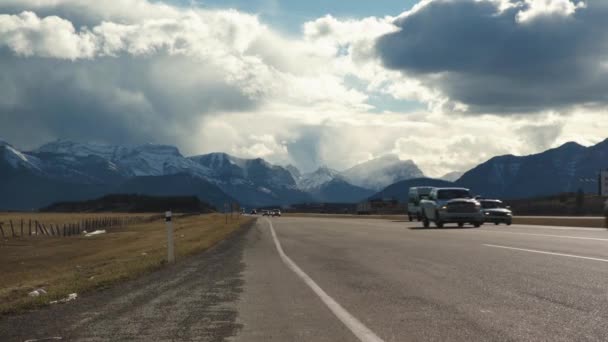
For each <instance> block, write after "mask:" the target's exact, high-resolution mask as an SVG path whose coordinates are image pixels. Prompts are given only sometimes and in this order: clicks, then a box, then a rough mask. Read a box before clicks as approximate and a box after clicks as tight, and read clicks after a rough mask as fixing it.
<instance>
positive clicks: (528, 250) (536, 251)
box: [483, 243, 608, 262]
mask: <svg viewBox="0 0 608 342" xmlns="http://www.w3.org/2000/svg"><path fill="white" fill-rule="evenodd" d="M483 245H484V246H487V247H495V248H503V249H511V250H515V251H523V252H530V253H539V254H549V255H557V256H563V257H568V258H576V259H585V260H593V261H602V262H608V259H602V258H592V257H586V256H581V255H574V254H565V253H555V252H547V251H539V250H537V249H527V248H517V247H509V246H500V245H491V244H485V243H484V244H483Z"/></svg>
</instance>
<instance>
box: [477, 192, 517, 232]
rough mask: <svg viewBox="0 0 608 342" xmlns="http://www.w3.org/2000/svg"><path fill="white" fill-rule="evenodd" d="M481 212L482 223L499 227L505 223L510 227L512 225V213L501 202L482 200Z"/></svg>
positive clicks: (480, 201)
mask: <svg viewBox="0 0 608 342" xmlns="http://www.w3.org/2000/svg"><path fill="white" fill-rule="evenodd" d="M479 203H481V212H482V213H483V220H484V222H490V223H494V224H496V225H499V224H501V223H505V224H506V225H508V226H510V225H511V223H513V213H512V212H511V208H510V207H508V206H507V205H505V204H504V203H503V202H502V201H501V200H497V199H482V200H479Z"/></svg>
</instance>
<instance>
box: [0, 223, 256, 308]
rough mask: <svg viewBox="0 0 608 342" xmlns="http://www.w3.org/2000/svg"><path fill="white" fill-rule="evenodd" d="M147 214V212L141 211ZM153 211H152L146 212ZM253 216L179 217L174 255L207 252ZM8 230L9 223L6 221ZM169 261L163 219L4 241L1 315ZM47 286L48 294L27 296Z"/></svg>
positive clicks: (1, 250) (0, 246) (0, 262)
mask: <svg viewBox="0 0 608 342" xmlns="http://www.w3.org/2000/svg"><path fill="white" fill-rule="evenodd" d="M116 215H118V216H133V215H129V214H95V215H93V214H31V213H28V214H18V213H6V214H0V221H3V222H7V221H8V220H9V219H11V218H12V219H13V221H14V222H15V221H16V219H18V220H20V219H21V218H22V217H23V218H24V220H26V221H28V220H29V219H30V218H31V219H33V220H39V221H44V222H45V223H47V222H49V223H51V222H53V223H56V224H61V223H66V222H76V221H78V220H81V219H83V218H87V217H88V218H91V217H107V216H116ZM143 216H146V215H143ZM147 216H150V215H147ZM252 220H253V218H248V217H237V215H235V216H234V218H233V219H232V220H229V222H228V224H226V223H225V217H224V216H223V215H220V214H211V215H197V216H185V217H179V216H178V217H175V219H174V222H173V224H174V229H175V242H176V243H175V246H176V257H177V259H178V261H179V258H180V257H184V256H186V255H190V254H193V253H197V252H200V251H203V250H205V249H207V248H209V247H211V246H212V245H214V244H216V243H217V242H219V241H221V240H223V239H224V238H226V237H227V236H228V235H230V234H231V233H232V232H235V231H236V230H238V228H239V227H241V226H242V225H243V224H246V223H248V222H251V221H252ZM4 227H5V231H6V223H5V224H4ZM165 263H166V229H165V222H164V221H163V220H155V221H153V222H149V223H141V224H136V225H130V226H128V227H126V228H122V229H117V230H114V229H113V230H112V231H111V232H109V233H108V234H102V235H98V236H94V237H84V236H75V237H65V238H64V237H32V238H24V239H7V240H4V241H1V242H0V275H1V276H0V315H2V314H6V313H10V312H15V311H19V310H21V309H26V308H32V307H36V306H39V305H45V304H47V303H48V302H49V301H51V300H55V299H60V298H64V297H66V296H67V295H68V294H70V293H73V292H76V293H78V294H79V295H80V294H82V293H83V292H86V291H90V290H94V289H97V288H103V287H106V286H108V285H110V284H113V283H115V282H118V281H121V280H125V279H131V278H134V277H136V276H138V275H141V274H143V273H146V272H149V271H152V270H155V269H158V268H159V267H161V266H162V265H163V264H165ZM40 287H42V288H44V289H45V290H46V291H48V294H47V295H44V296H41V297H29V296H28V293H29V292H30V291H32V290H34V289H37V288H40Z"/></svg>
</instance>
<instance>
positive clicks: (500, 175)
mask: <svg viewBox="0 0 608 342" xmlns="http://www.w3.org/2000/svg"><path fill="white" fill-rule="evenodd" d="M607 168H608V139H606V140H604V141H602V142H600V143H598V144H596V145H594V146H590V147H585V146H582V145H579V144H577V143H575V142H569V143H566V144H563V145H561V146H559V147H556V148H553V149H550V150H547V151H544V152H542V153H537V154H532V155H528V156H514V155H503V156H498V157H494V158H491V159H490V160H488V161H486V162H485V163H482V164H480V165H478V166H476V167H474V168H473V169H471V170H470V171H468V172H466V173H465V174H464V175H462V177H460V178H459V179H458V180H457V181H456V184H458V185H460V186H464V187H467V188H470V189H472V190H473V191H475V192H477V193H479V194H482V195H484V196H489V197H498V198H506V199H514V198H528V197H537V196H545V195H553V194H557V193H563V192H575V191H577V190H578V189H582V190H583V191H585V192H595V193H597V192H598V183H597V180H598V173H599V171H600V170H602V169H607Z"/></svg>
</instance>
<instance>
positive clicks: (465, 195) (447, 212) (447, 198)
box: [420, 188, 484, 228]
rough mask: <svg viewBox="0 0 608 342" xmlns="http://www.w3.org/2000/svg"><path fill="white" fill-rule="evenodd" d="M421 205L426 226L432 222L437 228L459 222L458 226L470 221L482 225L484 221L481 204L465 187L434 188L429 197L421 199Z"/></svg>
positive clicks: (476, 225)
mask: <svg viewBox="0 0 608 342" xmlns="http://www.w3.org/2000/svg"><path fill="white" fill-rule="evenodd" d="M420 207H421V209H422V222H423V224H424V227H425V228H428V227H429V226H430V223H431V222H434V223H435V225H436V226H437V228H442V227H443V225H444V224H446V223H457V224H458V227H462V226H464V224H465V223H470V224H472V225H473V226H475V227H480V226H481V225H482V224H483V222H484V218H483V214H482V212H481V204H480V203H479V202H478V201H477V200H475V199H474V198H473V196H471V192H470V191H469V189H465V188H433V190H431V192H430V193H429V197H428V199H424V200H422V201H420Z"/></svg>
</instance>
